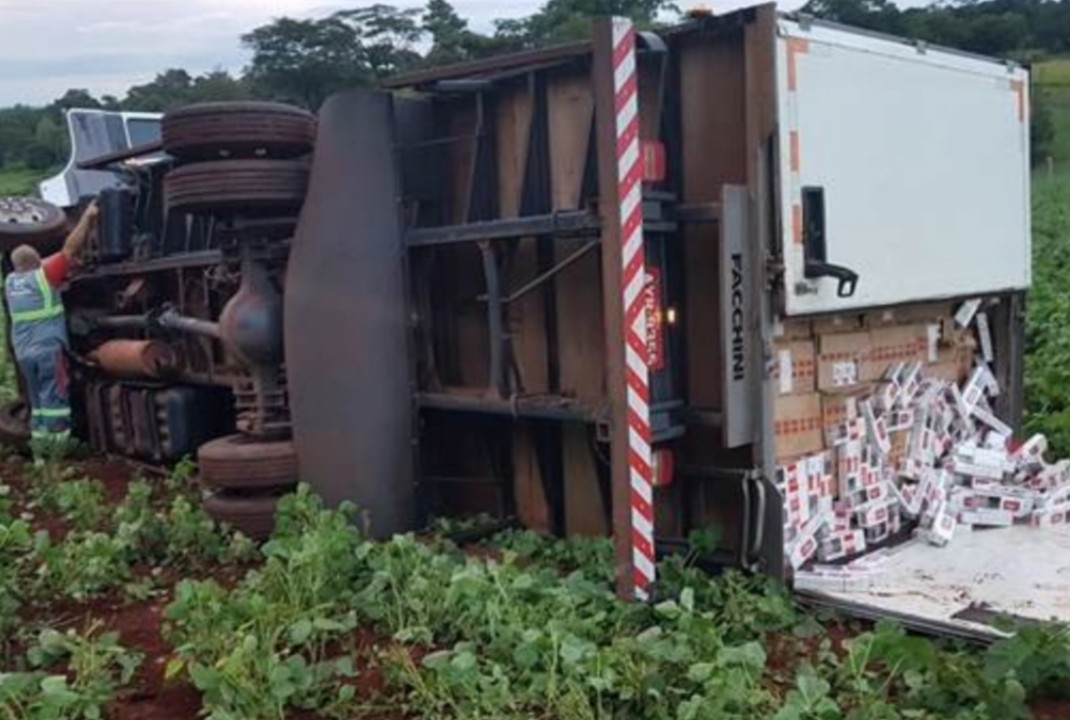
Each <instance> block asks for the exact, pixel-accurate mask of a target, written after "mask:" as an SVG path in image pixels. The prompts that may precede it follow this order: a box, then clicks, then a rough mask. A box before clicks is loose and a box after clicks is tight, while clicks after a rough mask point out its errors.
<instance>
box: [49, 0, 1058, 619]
mask: <svg viewBox="0 0 1070 720" xmlns="http://www.w3.org/2000/svg"><path fill="white" fill-rule="evenodd" d="M1028 112H1029V78H1028V74H1027V72H1026V71H1025V70H1024V69H1023V68H1021V67H1019V66H1017V65H1014V64H1011V63H1004V62H1001V61H994V60H990V59H986V58H980V57H976V56H971V55H967V54H964V53H959V52H955V51H950V50H944V49H940V48H935V47H931V46H928V45H925V44H921V43H912V42H906V41H902V40H898V39H895V38H889V37H884V36H878V35H874V34H870V33H865V32H861V31H855V30H851V29H847V28H843V27H840V26H835V25H830V24H827V23H823V22H818V21H816V20H812V19H810V18H806V17H799V16H791V15H780V14H777V13H776V11H775V10H774V8H773V7H772V6H762V7H757V8H751V9H748V10H743V11H739V12H736V13H732V14H729V15H725V16H720V17H702V18H697V19H695V20H693V21H691V22H688V23H686V24H684V25H681V26H679V27H674V28H669V29H662V30H659V31H657V32H656V33H652V32H636V31H635V29H634V28H632V27H631V26H630V24H628V23H627V22H623V21H613V22H610V21H605V22H600V23H597V24H596V27H595V31H594V35H593V39H592V41H591V42H580V43H575V44H571V45H564V46H558V47H552V48H548V49H544V50H537V51H532V52H527V53H520V54H514V55H505V56H501V57H495V58H490V59H486V60H478V61H473V62H470V63H466V64H462V65H458V66H452V67H446V68H435V69H428V70H423V71H419V72H414V73H411V74H408V75H405V76H401V77H397V78H394V79H392V80H391V81H390V82H389V83H387V86H386V87H384V88H382V89H378V90H367V89H359V90H352V91H347V92H343V93H340V94H338V95H336V96H334V97H332V98H331V99H329V100H328V102H327V103H326V104H325V105H324V107H323V108H322V109H321V111H320V113H319V116H318V118H317V119H316V120H313V119H312V118H311V117H310V116H307V115H305V114H303V113H301V112H299V111H296V110H293V109H286V108H280V107H278V106H266V105H258V104H253V105H249V104H245V105H238V106H229V105H228V106H213V105H209V106H200V107H193V108H188V109H184V110H180V111H178V112H176V113H173V114H171V115H169V116H167V117H165V118H164V120H163V136H162V141H161V143H159V144H158V145H156V144H150V145H146V146H141V147H139V148H133V149H131V150H127V151H125V152H119V153H115V154H112V155H111V156H105V157H102V158H97V159H95V160H93V161H91V162H89V163H84V164H83V165H84V166H85V167H94V168H111V170H112V171H117V169H121V172H123V173H127V174H128V175H129V177H130V178H131V181H130V183H129V184H128V186H127V187H126V188H123V189H110V190H107V191H105V192H104V193H103V195H102V201H103V213H102V217H103V222H102V226H101V229H100V232H99V234H98V238H97V241H96V245H95V246H94V250H93V252H94V254H93V255H92V256H91V257H90V259H89V261H88V262H87V264H86V266H85V267H84V268H83V270H82V272H81V273H80V274H79V275H78V276H77V277H76V278H75V279H74V280H73V281H72V283H71V287H70V288H69V289H68V290H67V292H66V293H65V301H66V303H67V305H68V314H69V320H70V325H71V333H72V354H73V355H74V356H75V358H76V359H77V361H78V362H77V366H78V373H77V376H76V377H77V387H78V394H77V397H78V398H79V401H80V403H81V405H80V411H79V412H78V417H79V419H80V422H81V423H82V429H83V435H84V437H87V438H89V439H91V441H92V443H93V444H94V446H96V447H98V448H100V449H102V450H107V451H110V452H121V453H124V454H129V455H134V456H139V457H142V458H145V459H150V460H153V461H166V460H171V459H175V458H176V457H178V456H180V455H182V454H185V453H189V452H194V451H196V452H197V453H198V455H199V460H200V467H201V473H202V480H203V481H204V482H205V484H206V485H207V486H209V487H210V488H213V489H215V490H216V492H215V494H214V495H212V497H211V499H210V500H209V501H207V502H209V503H210V508H209V509H210V510H211V511H212V512H213V513H215V514H216V516H217V517H221V518H223V519H227V520H230V521H232V522H234V523H235V524H237V525H239V527H241V526H243V524H244V526H245V527H248V528H250V531H252V532H254V533H255V532H260V533H262V532H264V531H265V530H266V529H267V528H269V527H270V510H271V507H272V504H273V502H274V498H275V497H276V496H277V494H278V492H279V491H280V490H281V489H285V488H286V487H289V486H290V485H291V484H292V483H293V482H294V481H295V480H296V478H297V477H298V476H300V477H301V478H302V479H304V480H307V481H308V482H310V483H311V484H312V485H313V486H314V487H315V488H316V489H317V490H318V491H319V492H320V493H321V494H323V495H324V496H325V497H326V498H328V499H329V500H331V501H340V500H354V501H356V502H357V503H358V504H360V505H361V506H362V507H364V508H365V509H367V510H369V511H370V513H371V518H372V524H373V528H374V531H375V532H376V533H379V534H389V533H393V532H397V531H404V530H407V529H410V528H413V527H415V526H418V525H419V524H420V523H422V522H423V521H424V520H425V519H426V518H427V517H428V516H430V515H464V514H471V513H478V512H488V513H491V514H494V515H496V516H498V517H501V518H503V519H513V520H516V521H518V522H520V523H523V524H524V525H526V526H529V527H533V528H537V529H541V530H545V531H548V532H554V533H559V534H588V535H599V534H612V535H613V536H614V538H615V542H616V545H617V548H618V553H617V557H618V577H619V580H620V585H621V588H622V591H624V592H627V593H632V592H634V593H636V594H638V595H640V596H646V595H648V594H649V593H650V592H652V591H656V584H654V573H655V565H654V561H655V560H656V557H657V556H658V555H659V554H661V553H664V552H673V551H674V550H676V549H678V548H680V547H682V546H684V545H685V543H686V541H685V538H686V537H687V536H688V534H689V533H690V532H691V531H692V530H695V529H700V528H705V527H709V526H713V525H716V526H718V527H720V528H722V529H723V531H724V532H723V533H722V535H723V540H722V549H721V551H720V554H719V556H718V557H717V558H714V559H715V560H719V561H721V562H725V563H733V564H738V565H741V566H743V567H746V568H749V569H752V570H758V571H762V572H766V573H770V574H773V575H776V576H782V577H786V578H788V579H793V580H796V581H797V582H796V585H797V588H798V589H799V590H800V591H804V592H806V593H807V594H808V596H809V597H810V598H811V599H812V600H813V601H815V602H824V603H827V604H830V605H834V606H836V607H841V608H848V609H850V610H852V611H854V612H856V613H859V614H863V615H869V616H877V617H888V616H893V617H898V618H900V619H902V620H904V621H906V622H909V623H912V624H914V625H915V626H919V627H924V628H927V629H932V630H940V631H946V632H954V633H957V634H961V635H967V636H991V635H992V634H993V633H996V632H998V631H997V630H996V629H995V626H996V624H997V621H998V620H999V619H1000V618H1001V617H1005V616H1008V615H1011V616H1026V617H1034V618H1036V617H1049V616H1061V617H1065V616H1067V615H1068V614H1070V613H1068V608H1067V607H1066V605H1065V601H1064V600H1060V598H1061V597H1062V598H1065V596H1066V591H1067V589H1068V588H1067V586H1066V583H1065V580H1062V579H1061V578H1062V577H1063V575H1064V574H1065V573H1063V570H1065V568H1066V564H1067V563H1066V562H1065V561H1064V560H1063V559H1061V558H1064V557H1065V556H1066V553H1064V552H1061V551H1062V550H1065V549H1066V547H1067V546H1068V545H1070V537H1068V536H1067V535H1066V534H1065V533H1063V532H1062V531H1061V528H1060V526H1059V524H1058V518H1059V517H1060V516H1059V515H1058V509H1059V508H1060V507H1061V505H1059V502H1060V501H1059V499H1058V496H1057V494H1056V493H1057V492H1058V488H1061V487H1062V483H1064V482H1066V481H1068V480H1070V475H1068V474H1067V473H1066V468H1065V467H1064V466H1062V465H1054V466H1049V465H1047V464H1046V461H1044V459H1043V457H1042V449H1043V448H1042V445H1043V441H1042V440H1040V439H1035V440H1034V441H1032V443H1031V444H1026V446H1025V449H1023V448H1021V447H1018V445H1017V444H1015V441H1013V440H1012V438H1011V436H1012V434H1013V431H1014V429H1015V427H1016V426H1017V424H1018V420H1019V419H1020V417H1021V414H1022V351H1023V340H1022V327H1023V317H1022V313H1023V298H1024V290H1025V289H1026V288H1027V287H1028V284H1029V279H1030V215H1029V212H1030V210H1029V205H1030V198H1029V146H1028V145H1029V122H1028ZM313 136H314V142H313ZM313 146H314V148H313ZM161 149H162V150H163V151H165V152H166V155H165V156H162V157H160V158H158V159H157V160H156V161H154V162H140V163H130V162H129V158H132V157H135V156H140V157H143V156H145V155H146V154H149V153H152V152H156V151H158V150H161ZM309 152H311V155H310V156H308V157H305V156H306V154H307V153H309ZM306 182H307V191H306ZM298 211H299V215H298ZM1063 475H1067V477H1063ZM1038 478H1043V479H1038ZM985 483H988V484H987V485H986V484H985ZM1005 497H1010V498H1011V501H1010V505H1006V504H1004V501H1003V498H1005ZM1014 497H1018V499H1019V500H1020V501H1021V504H1019V505H1014V504H1013V499H1014ZM993 498H994V500H993ZM979 503H980V504H979ZM993 503H994V505H993ZM1026 503H1028V508H1027V509H1025V510H1023V507H1024V506H1025V504H1026ZM982 505H983V507H982ZM1008 508H1010V509H1008ZM982 511H983V512H982ZM1041 511H1044V512H1045V513H1046V514H1044V515H1043V518H1046V519H1041V520H1037V519H1036V518H1038V517H1040V516H1039V515H1038V513H1040V512H1041ZM1008 517H1009V522H1007V519H1008ZM992 525H1000V526H1004V527H999V528H998V529H997V530H984V529H982V528H986V527H989V526H992ZM1034 525H1035V526H1036V527H1034ZM949 526H950V528H951V529H950V530H949V529H948V528H949ZM955 528H960V529H962V531H960V532H958V534H957V535H956V534H955V532H954V531H955ZM966 528H977V530H976V531H975V532H969V533H967V532H965V529H966ZM919 530H920V534H919ZM953 535H954V537H952V536H953ZM1012 567H1013V568H1021V571H1019V570H1017V569H1016V570H1015V571H1014V572H1010V570H1009V569H1010V568H1012Z"/></svg>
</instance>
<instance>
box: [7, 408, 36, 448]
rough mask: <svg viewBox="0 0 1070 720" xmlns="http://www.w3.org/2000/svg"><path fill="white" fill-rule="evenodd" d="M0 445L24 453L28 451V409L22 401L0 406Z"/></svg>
mask: <svg viewBox="0 0 1070 720" xmlns="http://www.w3.org/2000/svg"><path fill="white" fill-rule="evenodd" d="M0 444H2V445H7V446H8V447H10V448H12V449H14V450H16V451H18V452H20V453H26V452H28V451H29V449H30V408H29V406H28V405H26V403H25V401H23V400H14V401H12V402H9V403H4V404H3V405H0Z"/></svg>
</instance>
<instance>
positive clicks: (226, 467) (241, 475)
mask: <svg viewBox="0 0 1070 720" xmlns="http://www.w3.org/2000/svg"><path fill="white" fill-rule="evenodd" d="M197 465H198V468H199V469H200V479H201V484H202V485H204V486H205V487H208V488H213V489H223V490H252V489H271V488H282V487H290V486H292V485H294V484H296V483H297V480H298V473H297V452H296V451H295V450H294V446H293V442H292V441H290V440H275V441H257V440H252V439H249V438H247V437H246V436H244V435H240V434H239V435H226V436H224V437H221V438H216V439H215V440H212V441H210V442H207V443H205V444H204V445H201V447H200V448H198V450H197Z"/></svg>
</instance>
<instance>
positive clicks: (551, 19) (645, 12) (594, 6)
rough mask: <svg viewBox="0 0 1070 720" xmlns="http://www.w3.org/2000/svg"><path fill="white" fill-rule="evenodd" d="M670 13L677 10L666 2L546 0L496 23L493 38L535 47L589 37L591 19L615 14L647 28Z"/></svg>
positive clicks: (642, 0) (663, 0)
mask: <svg viewBox="0 0 1070 720" xmlns="http://www.w3.org/2000/svg"><path fill="white" fill-rule="evenodd" d="M670 11H671V12H676V11H678V8H677V6H676V5H675V4H674V3H673V2H670V0H547V2H546V4H544V5H543V6H542V7H541V8H539V10H538V12H536V13H535V14H533V15H531V16H529V17H527V18H523V19H520V20H498V21H496V22H495V28H496V30H495V35H496V36H497V37H498V38H500V39H504V40H508V41H512V42H514V43H516V44H518V45H520V46H521V47H537V46H539V45H545V44H548V43H554V42H563V41H567V40H579V39H583V38H586V37H589V36H590V31H591V20H592V19H593V18H595V17H599V16H603V15H619V16H623V17H629V18H631V19H632V20H634V21H635V22H636V23H638V24H639V25H640V26H641V27H643V26H645V27H649V26H652V25H654V24H655V21H656V20H657V18H658V15H659V14H660V13H663V12H670Z"/></svg>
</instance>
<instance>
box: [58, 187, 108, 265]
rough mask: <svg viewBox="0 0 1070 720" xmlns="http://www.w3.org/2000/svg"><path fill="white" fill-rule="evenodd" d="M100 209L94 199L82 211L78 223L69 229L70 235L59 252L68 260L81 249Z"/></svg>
mask: <svg viewBox="0 0 1070 720" xmlns="http://www.w3.org/2000/svg"><path fill="white" fill-rule="evenodd" d="M99 212H100V210H99V209H98V208H97V201H96V200H94V201H93V202H91V203H90V204H89V207H87V208H86V209H85V212H84V213H82V217H81V218H79V219H78V224H77V225H75V226H74V229H73V230H71V233H70V235H68V236H67V239H66V240H65V241H64V242H63V249H62V250H60V252H61V253H63V254H64V256H66V258H67V259H68V260H74V259H75V258H76V257H77V256H78V253H80V252H81V251H82V246H83V245H85V241H86V238H88V237H89V230H90V229H91V228H92V227H93V223H95V222H96V220H97V214H98V213H99Z"/></svg>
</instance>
